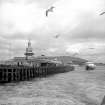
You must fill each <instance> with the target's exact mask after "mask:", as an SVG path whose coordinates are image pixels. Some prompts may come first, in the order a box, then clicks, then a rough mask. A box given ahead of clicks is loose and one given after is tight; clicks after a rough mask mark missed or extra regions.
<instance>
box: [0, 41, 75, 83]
mask: <svg viewBox="0 0 105 105" xmlns="http://www.w3.org/2000/svg"><path fill="white" fill-rule="evenodd" d="M24 55H25V57H14V58H13V59H10V60H7V61H5V62H4V63H2V64H0V83H5V82H16V81H24V80H30V79H33V78H35V77H38V78H39V77H47V76H48V75H53V74H56V73H65V72H69V71H73V70H74V66H73V65H72V64H71V65H70V64H69V65H68V64H64V63H63V62H61V61H59V60H57V58H56V59H49V58H48V57H46V56H45V55H42V56H40V57H34V53H33V50H32V47H31V42H30V41H28V46H27V48H26V51H25V53H24Z"/></svg>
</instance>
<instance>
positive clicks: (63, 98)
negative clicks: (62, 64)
mask: <svg viewBox="0 0 105 105" xmlns="http://www.w3.org/2000/svg"><path fill="white" fill-rule="evenodd" d="M104 69H105V67H97V69H96V70H94V71H85V70H84V67H76V70H75V71H71V72H68V73H60V74H56V75H53V76H49V77H46V78H35V79H33V80H31V81H22V82H18V83H8V84H4V85H0V105H99V104H100V102H101V101H102V98H103V96H104V95H105V83H104V81H105V71H104Z"/></svg>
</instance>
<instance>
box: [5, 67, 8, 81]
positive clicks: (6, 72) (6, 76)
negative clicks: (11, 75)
mask: <svg viewBox="0 0 105 105" xmlns="http://www.w3.org/2000/svg"><path fill="white" fill-rule="evenodd" d="M5 71H6V81H7V82H8V69H5Z"/></svg>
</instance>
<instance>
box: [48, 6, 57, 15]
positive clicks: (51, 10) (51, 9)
mask: <svg viewBox="0 0 105 105" xmlns="http://www.w3.org/2000/svg"><path fill="white" fill-rule="evenodd" d="M54 8H55V7H53V6H52V7H50V8H49V9H47V10H46V16H48V13H49V12H53V9H54Z"/></svg>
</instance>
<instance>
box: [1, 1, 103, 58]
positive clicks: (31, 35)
mask: <svg viewBox="0 0 105 105" xmlns="http://www.w3.org/2000/svg"><path fill="white" fill-rule="evenodd" d="M1 2H2V3H1V4H0V37H1V38H2V39H3V43H6V41H8V42H12V43H11V44H12V53H13V56H15V53H16V52H17V51H18V52H19V53H18V54H19V55H22V54H23V50H24V49H25V44H26V43H25V42H26V40H27V39H31V41H32V43H33V44H32V46H33V50H34V51H35V54H36V55H37V54H39V52H43V53H45V54H51V55H56V54H58V55H60V54H61V55H62V54H65V53H66V54H73V53H79V54H80V52H81V56H87V55H88V54H90V52H91V51H90V49H88V47H90V46H93V48H95V49H94V52H97V53H98V54H100V55H101V54H102V53H103V52H104V51H103V47H104V40H105V35H104V33H105V29H104V27H105V19H104V17H105V16H104V15H103V16H100V15H99V14H100V12H102V11H103V10H104V9H105V7H104V4H105V1H104V0H101V1H100V0H92V1H91V0H66V1H65V0H50V1H48V0H47V1H43V0H18V1H17V0H1ZM52 5H53V6H54V7H55V8H54V12H51V13H49V16H48V17H46V16H45V11H46V9H48V8H49V7H50V6H52ZM56 34H60V37H59V38H57V39H54V35H56ZM13 41H14V42H13ZM19 43H20V44H21V46H20V45H19ZM89 43H90V44H89ZM100 43H101V44H100ZM4 46H5V45H4ZM6 46H8V45H7V44H6ZM2 47H3V46H0V48H2ZM4 49H6V47H4ZM99 50H100V51H99ZM2 51H4V50H2ZM83 51H84V53H82V52H83ZM18 54H17V56H18ZM89 56H90V55H89Z"/></svg>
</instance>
